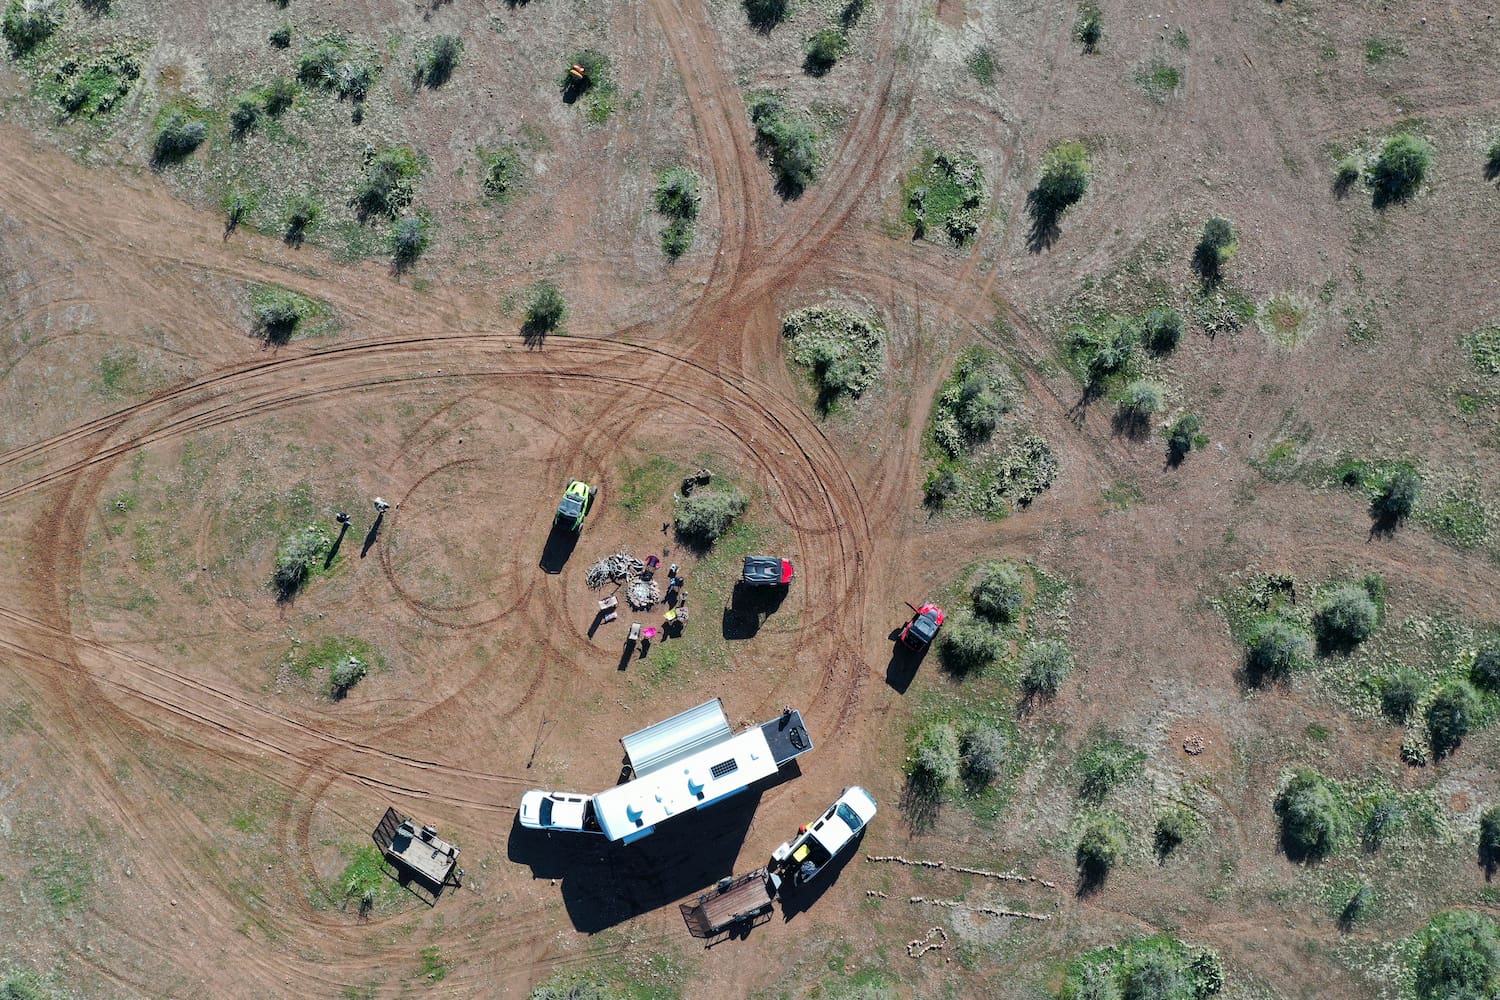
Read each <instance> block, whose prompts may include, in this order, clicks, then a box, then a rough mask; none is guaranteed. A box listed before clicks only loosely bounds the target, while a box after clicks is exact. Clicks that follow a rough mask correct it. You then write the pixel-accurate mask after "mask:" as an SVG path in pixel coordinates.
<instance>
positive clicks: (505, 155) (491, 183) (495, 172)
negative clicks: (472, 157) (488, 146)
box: [478, 146, 523, 204]
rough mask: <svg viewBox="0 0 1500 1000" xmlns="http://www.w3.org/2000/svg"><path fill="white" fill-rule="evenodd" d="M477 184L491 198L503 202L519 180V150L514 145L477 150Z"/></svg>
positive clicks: (520, 167) (520, 168) (520, 169)
mask: <svg viewBox="0 0 1500 1000" xmlns="http://www.w3.org/2000/svg"><path fill="white" fill-rule="evenodd" d="M478 156H479V171H480V172H479V177H480V181H479V185H480V187H481V188H483V189H484V193H485V194H486V195H488V196H489V197H490V198H492V199H493V200H495V201H497V202H500V203H501V204H504V203H505V202H506V201H508V200H509V199H510V197H511V195H512V194H514V193H515V190H516V188H517V186H518V185H519V184H520V182H521V171H522V167H523V165H522V161H521V152H520V150H518V149H517V148H516V147H514V146H504V147H502V148H500V149H496V150H485V149H480V150H478Z"/></svg>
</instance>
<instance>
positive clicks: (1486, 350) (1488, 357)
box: [1464, 325, 1500, 378]
mask: <svg viewBox="0 0 1500 1000" xmlns="http://www.w3.org/2000/svg"><path fill="white" fill-rule="evenodd" d="M1464 347H1465V348H1466V349H1467V350H1468V352H1469V364H1470V365H1471V366H1473V368H1474V370H1475V371H1476V372H1478V373H1479V374H1480V375H1484V376H1486V377H1488V378H1500V325H1496V326H1490V327H1485V328H1484V329H1482V330H1475V331H1474V332H1473V333H1471V334H1469V335H1468V336H1467V337H1465V338H1464Z"/></svg>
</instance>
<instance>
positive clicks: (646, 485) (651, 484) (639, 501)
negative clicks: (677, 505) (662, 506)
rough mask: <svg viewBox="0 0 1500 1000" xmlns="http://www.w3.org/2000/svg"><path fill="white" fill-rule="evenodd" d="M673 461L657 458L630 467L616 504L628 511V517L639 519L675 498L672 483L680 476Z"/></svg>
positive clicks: (616, 492) (657, 456) (617, 495)
mask: <svg viewBox="0 0 1500 1000" xmlns="http://www.w3.org/2000/svg"><path fill="white" fill-rule="evenodd" d="M679 471H680V470H679V467H678V466H677V465H676V464H675V463H673V462H672V461H670V460H668V459H665V458H662V457H661V456H659V455H653V456H651V457H650V458H648V459H646V460H645V461H644V462H642V463H641V464H640V465H630V466H627V467H626V469H625V472H624V475H623V476H622V482H621V483H620V486H619V488H618V489H616V490H615V491H614V499H615V501H616V502H617V503H618V504H619V505H620V506H621V507H623V508H624V509H625V515H626V517H628V518H630V519H631V520H636V519H638V518H639V517H640V515H641V514H642V513H643V512H645V511H646V510H647V509H648V508H650V507H653V506H655V505H656V504H658V503H660V502H661V501H663V500H665V499H666V498H667V497H668V496H670V495H671V490H672V483H673V481H674V479H675V478H676V477H677V475H678V473H679Z"/></svg>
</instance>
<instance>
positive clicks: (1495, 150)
mask: <svg viewBox="0 0 1500 1000" xmlns="http://www.w3.org/2000/svg"><path fill="white" fill-rule="evenodd" d="M1496 177H1500V139H1496V140H1495V144H1494V145H1493V146H1491V147H1490V151H1489V153H1488V154H1487V155H1486V157H1485V161H1484V179H1485V180H1487V181H1492V180H1494V179H1495V178H1496Z"/></svg>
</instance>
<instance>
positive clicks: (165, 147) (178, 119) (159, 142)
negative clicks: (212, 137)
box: [151, 110, 208, 165]
mask: <svg viewBox="0 0 1500 1000" xmlns="http://www.w3.org/2000/svg"><path fill="white" fill-rule="evenodd" d="M207 137H208V126H207V125H205V124H203V123H202V122H201V121H198V120H197V119H196V118H193V117H190V116H189V115H188V113H187V112H185V111H176V110H174V111H167V112H164V113H163V114H162V115H161V117H160V118H158V119H157V123H156V135H155V137H153V138H152V140H151V158H152V161H153V162H154V163H156V164H158V165H160V164H167V163H176V162H178V161H180V160H184V159H186V158H187V157H189V156H191V155H192V154H193V151H194V150H196V149H197V148H198V147H199V146H201V145H202V144H203V140H204V139H206V138H207Z"/></svg>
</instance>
